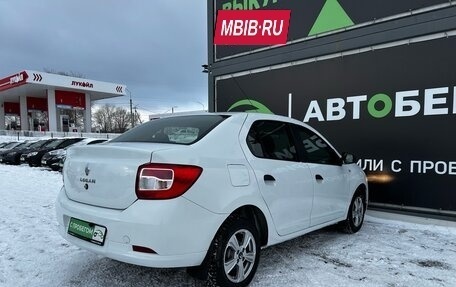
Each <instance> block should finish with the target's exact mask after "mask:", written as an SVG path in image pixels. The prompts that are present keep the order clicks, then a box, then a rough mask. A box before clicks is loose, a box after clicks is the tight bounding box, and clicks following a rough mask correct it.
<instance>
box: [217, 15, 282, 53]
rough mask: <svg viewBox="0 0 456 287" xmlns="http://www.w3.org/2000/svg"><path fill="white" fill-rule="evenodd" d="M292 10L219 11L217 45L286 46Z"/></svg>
mask: <svg viewBox="0 0 456 287" xmlns="http://www.w3.org/2000/svg"><path fill="white" fill-rule="evenodd" d="M290 17H291V10H219V11H218V12H217V22H216V26H215V35H214V44H215V45H284V44H286V43H287V38H288V27H289V25H290Z"/></svg>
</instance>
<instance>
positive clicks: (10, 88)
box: [0, 70, 126, 132]
mask: <svg viewBox="0 0 456 287" xmlns="http://www.w3.org/2000/svg"><path fill="white" fill-rule="evenodd" d="M125 90H126V86H125V85H123V84H115V83H109V82H100V81H95V80H90V79H83V78H77V77H70V76H63V75H58V74H51V73H43V72H38V71H31V70H25V71H22V72H19V73H17V74H14V75H11V76H8V77H5V78H3V79H0V130H3V129H5V116H6V115H15V116H19V117H20V119H21V120H20V123H21V124H20V125H21V129H22V130H30V129H31V128H32V127H31V125H30V118H31V117H32V116H33V113H34V112H37V111H38V112H43V113H47V117H48V127H47V129H48V130H50V131H61V130H62V126H61V123H60V122H59V118H60V117H59V115H60V114H59V110H60V109H73V110H83V112H84V130H85V131H86V132H90V130H91V124H92V122H91V117H92V113H91V102H92V101H97V100H101V99H108V98H113V97H119V96H124V95H125Z"/></svg>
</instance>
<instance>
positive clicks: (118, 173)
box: [63, 143, 175, 209]
mask: <svg viewBox="0 0 456 287" xmlns="http://www.w3.org/2000/svg"><path fill="white" fill-rule="evenodd" d="M170 148H175V145H172V144H151V143H122V144H118V143H111V144H108V145H94V146H78V147H73V148H69V149H68V152H67V158H66V160H65V164H64V169H63V178H64V186H65V191H66V194H67V196H68V197H69V198H70V199H71V200H74V201H78V202H81V203H86V204H90V205H95V206H101V207H106V208H113V209H125V208H127V207H128V206H130V205H131V204H132V203H133V202H135V201H136V200H137V196H136V193H135V188H136V187H135V186H136V174H137V171H138V167H139V166H140V165H142V164H144V163H148V162H150V160H151V156H152V153H153V152H154V151H158V150H164V149H170Z"/></svg>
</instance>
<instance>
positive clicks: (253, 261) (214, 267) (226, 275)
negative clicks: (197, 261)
mask: <svg viewBox="0 0 456 287" xmlns="http://www.w3.org/2000/svg"><path fill="white" fill-rule="evenodd" d="M211 252H212V253H211V254H210V257H209V258H208V259H209V260H208V262H207V264H208V277H207V285H208V286H231V287H234V286H235V287H240V286H247V285H248V284H249V283H250V281H252V279H253V276H254V275H255V272H256V269H257V267H258V262H259V258H260V241H259V235H258V231H257V229H256V227H255V225H254V224H253V223H252V222H250V221H248V220H246V219H243V218H239V217H232V218H230V219H228V221H227V222H225V224H224V225H223V226H222V228H221V229H220V230H219V232H218V233H217V235H216V237H215V239H214V241H213V245H212V248H211Z"/></svg>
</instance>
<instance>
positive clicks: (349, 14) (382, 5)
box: [213, 0, 449, 59]
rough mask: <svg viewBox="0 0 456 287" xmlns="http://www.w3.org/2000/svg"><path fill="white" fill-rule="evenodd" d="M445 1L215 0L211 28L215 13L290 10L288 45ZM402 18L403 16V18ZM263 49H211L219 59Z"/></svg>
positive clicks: (252, 47)
mask: <svg viewBox="0 0 456 287" xmlns="http://www.w3.org/2000/svg"><path fill="white" fill-rule="evenodd" d="M448 2H449V1H448V0H401V1H397V0H363V1H353V0H306V1H297V0H296V1H289V0H215V1H214V7H215V9H214V11H215V15H214V19H213V23H214V27H215V23H216V19H215V18H216V14H217V11H218V10H256V9H268V10H270V9H278V10H291V20H290V30H289V33H288V41H293V40H299V39H303V38H306V37H310V36H314V35H317V34H321V33H326V32H330V31H334V30H338V29H343V28H347V27H351V26H354V25H358V24H364V23H369V22H372V23H373V21H378V20H379V19H382V18H385V17H390V16H395V15H400V14H403V13H411V11H416V10H419V9H421V8H426V7H430V6H435V5H438V4H444V3H448ZM404 16H405V15H404ZM263 47H264V46H235V45H233V46H215V58H216V59H221V58H225V57H228V56H233V55H237V54H240V53H245V52H249V51H253V50H256V49H259V48H263Z"/></svg>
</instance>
